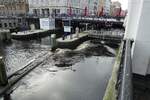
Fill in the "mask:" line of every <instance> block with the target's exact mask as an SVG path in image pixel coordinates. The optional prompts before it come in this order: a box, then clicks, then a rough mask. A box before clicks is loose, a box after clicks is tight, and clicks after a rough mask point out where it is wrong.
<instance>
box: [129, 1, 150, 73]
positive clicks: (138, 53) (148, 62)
mask: <svg viewBox="0 0 150 100" xmlns="http://www.w3.org/2000/svg"><path fill="white" fill-rule="evenodd" d="M129 2H130V3H129V4H130V5H129V7H130V8H129V15H128V21H127V28H126V38H132V39H134V43H133V47H132V66H133V73H136V74H140V75H147V74H150V27H149V26H150V21H149V20H150V10H149V7H150V1H149V0H132V2H131V1H129Z"/></svg>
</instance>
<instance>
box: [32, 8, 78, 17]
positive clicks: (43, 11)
mask: <svg viewBox="0 0 150 100" xmlns="http://www.w3.org/2000/svg"><path fill="white" fill-rule="evenodd" d="M51 11H52V12H51V14H61V10H60V9H52V10H51ZM80 12H81V11H80V10H79V9H71V10H70V9H67V11H65V13H72V14H79V13H80ZM33 14H35V15H40V14H42V15H50V9H48V8H47V9H41V10H40V9H33Z"/></svg>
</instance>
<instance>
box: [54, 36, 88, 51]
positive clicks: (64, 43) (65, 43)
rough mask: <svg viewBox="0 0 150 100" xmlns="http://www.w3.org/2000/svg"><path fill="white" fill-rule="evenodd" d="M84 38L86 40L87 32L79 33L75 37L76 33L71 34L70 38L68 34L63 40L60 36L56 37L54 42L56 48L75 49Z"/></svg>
mask: <svg viewBox="0 0 150 100" xmlns="http://www.w3.org/2000/svg"><path fill="white" fill-rule="evenodd" d="M86 40H88V34H87V33H80V34H79V38H77V37H76V34H73V36H72V39H70V35H68V36H67V37H66V39H65V40H63V39H62V38H58V39H57V40H56V42H57V47H58V48H70V49H75V48H76V47H77V46H78V45H79V44H81V43H82V42H84V41H86Z"/></svg>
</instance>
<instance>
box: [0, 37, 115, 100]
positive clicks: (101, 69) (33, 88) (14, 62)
mask: <svg viewBox="0 0 150 100" xmlns="http://www.w3.org/2000/svg"><path fill="white" fill-rule="evenodd" d="M50 48H51V46H50V39H49V37H46V38H43V39H39V40H32V41H17V40H13V41H12V43H11V44H9V45H4V46H1V48H0V50H1V54H2V55H3V56H4V61H5V65H6V67H7V74H8V75H9V74H12V73H14V72H15V71H17V70H18V69H21V68H22V67H23V66H24V65H25V64H26V63H28V62H30V60H32V59H34V58H36V57H38V55H41V54H46V53H49V52H51V51H50ZM51 53H52V55H51V56H50V57H49V58H48V59H47V60H45V61H43V63H42V64H41V65H39V66H38V67H37V68H35V69H34V70H33V71H32V72H31V73H29V74H28V75H26V76H25V77H24V78H23V79H22V80H21V81H20V82H18V83H17V84H16V85H15V87H14V88H13V91H12V92H11V99H12V100H102V98H103V96H104V93H105V89H106V86H107V83H108V80H109V78H110V76H111V71H112V67H113V64H114V61H115V55H116V48H111V47H109V46H108V45H105V44H104V45H98V44H93V43H91V42H90V41H86V42H84V43H83V44H81V45H79V46H78V47H77V48H76V49H75V50H70V49H57V50H56V51H55V52H51Z"/></svg>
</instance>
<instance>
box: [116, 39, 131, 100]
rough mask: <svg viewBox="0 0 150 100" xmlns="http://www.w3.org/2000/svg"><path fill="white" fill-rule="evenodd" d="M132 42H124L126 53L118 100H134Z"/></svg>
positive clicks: (124, 53)
mask: <svg viewBox="0 0 150 100" xmlns="http://www.w3.org/2000/svg"><path fill="white" fill-rule="evenodd" d="M131 43H132V41H131V40H125V41H124V50H123V51H124V52H123V54H122V58H123V59H122V60H123V61H122V64H121V65H122V72H121V73H122V75H121V77H120V78H121V83H120V89H118V100H133V92H132V91H133V88H132V62H131Z"/></svg>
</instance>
